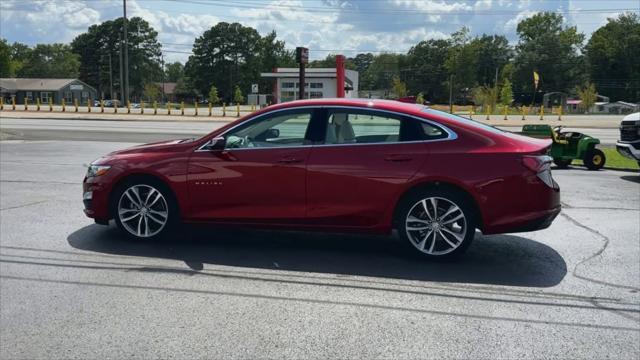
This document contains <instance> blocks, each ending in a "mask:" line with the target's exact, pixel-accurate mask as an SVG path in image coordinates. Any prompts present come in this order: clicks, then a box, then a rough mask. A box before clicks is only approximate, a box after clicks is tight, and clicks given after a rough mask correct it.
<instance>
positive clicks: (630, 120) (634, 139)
mask: <svg viewBox="0 0 640 360" xmlns="http://www.w3.org/2000/svg"><path fill="white" fill-rule="evenodd" d="M616 149H617V150H618V153H620V155H622V156H624V157H626V158H629V159H633V160H636V161H637V162H638V165H640V113H633V114H629V115H627V116H625V117H624V118H622V122H621V123H620V140H618V142H617V143H616Z"/></svg>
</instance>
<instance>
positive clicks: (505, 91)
mask: <svg viewBox="0 0 640 360" xmlns="http://www.w3.org/2000/svg"><path fill="white" fill-rule="evenodd" d="M512 102H513V90H512V89H511V82H510V81H509V80H508V79H506V80H505V81H504V83H503V84H502V89H500V103H501V104H502V105H504V106H510V105H511V103H512Z"/></svg>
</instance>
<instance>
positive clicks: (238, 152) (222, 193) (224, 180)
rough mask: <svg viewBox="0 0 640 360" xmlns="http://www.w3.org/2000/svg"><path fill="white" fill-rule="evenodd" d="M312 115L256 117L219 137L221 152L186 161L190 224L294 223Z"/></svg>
mask: <svg viewBox="0 0 640 360" xmlns="http://www.w3.org/2000/svg"><path fill="white" fill-rule="evenodd" d="M312 115H313V111H312V110H311V109H297V110H288V111H279V112H275V113H271V114H266V115H261V116H259V117H258V118H256V119H253V120H249V121H247V122H245V123H243V124H241V125H239V126H237V127H235V128H232V129H230V130H229V131H228V132H227V133H225V134H224V135H223V136H224V138H225V139H226V145H225V150H224V151H220V150H218V151H207V150H198V151H196V152H194V153H193V155H192V157H191V160H190V162H189V175H188V183H189V195H190V200H191V201H190V204H191V206H190V210H189V211H188V213H189V216H188V217H189V218H190V219H191V220H208V221H211V220H213V221H226V222H247V223H296V222H301V221H302V220H303V219H304V217H305V213H306V162H307V158H308V156H309V152H310V149H311V142H310V141H309V140H308V138H309V135H308V128H309V124H310V122H311V117H312Z"/></svg>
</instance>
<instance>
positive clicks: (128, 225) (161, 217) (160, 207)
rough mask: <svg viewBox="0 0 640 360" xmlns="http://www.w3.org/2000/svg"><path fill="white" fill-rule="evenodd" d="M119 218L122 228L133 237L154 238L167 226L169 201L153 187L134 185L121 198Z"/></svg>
mask: <svg viewBox="0 0 640 360" xmlns="http://www.w3.org/2000/svg"><path fill="white" fill-rule="evenodd" d="M118 218H119V220H120V223H121V224H122V227H124V228H125V229H126V230H127V231H128V232H129V233H131V234H132V235H134V236H136V237H141V238H147V237H152V236H154V235H156V234H158V233H159V232H160V231H162V229H163V228H164V227H165V226H166V225H167V221H168V220H169V207H168V206H167V200H166V199H165V198H164V196H163V195H162V193H161V192H160V191H159V190H158V189H156V188H154V187H152V186H149V185H144V184H138V185H133V186H131V187H129V188H128V189H126V190H125V191H124V192H123V193H122V196H120V201H118Z"/></svg>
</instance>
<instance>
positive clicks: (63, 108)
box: [62, 98, 67, 112]
mask: <svg viewBox="0 0 640 360" xmlns="http://www.w3.org/2000/svg"><path fill="white" fill-rule="evenodd" d="M65 111H67V108H66V107H65V103H64V98H62V112H65Z"/></svg>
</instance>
